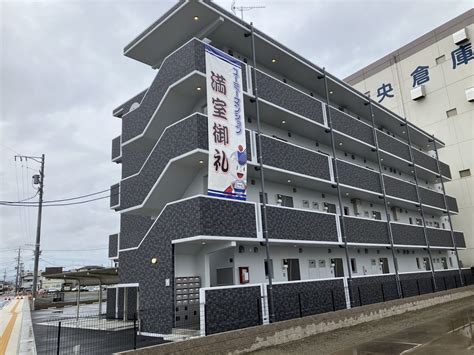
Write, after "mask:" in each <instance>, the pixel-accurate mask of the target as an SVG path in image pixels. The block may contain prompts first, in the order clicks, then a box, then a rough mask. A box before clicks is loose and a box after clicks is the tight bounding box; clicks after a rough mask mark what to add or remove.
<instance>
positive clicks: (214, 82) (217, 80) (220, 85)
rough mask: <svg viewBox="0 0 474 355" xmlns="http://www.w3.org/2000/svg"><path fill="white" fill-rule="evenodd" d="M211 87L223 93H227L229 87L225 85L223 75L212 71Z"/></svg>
mask: <svg viewBox="0 0 474 355" xmlns="http://www.w3.org/2000/svg"><path fill="white" fill-rule="evenodd" d="M211 87H212V90H214V91H216V92H219V93H221V94H224V95H226V94H227V88H226V86H225V78H224V76H223V75H220V74H216V73H214V72H213V71H211Z"/></svg>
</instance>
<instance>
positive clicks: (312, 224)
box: [267, 206, 337, 242]
mask: <svg viewBox="0 0 474 355" xmlns="http://www.w3.org/2000/svg"><path fill="white" fill-rule="evenodd" d="M267 221H268V236H269V238H272V239H298V240H311V241H332V242H337V227H336V219H335V218H334V215H333V214H323V213H314V212H306V211H301V210H295V209H289V208H279V207H271V206H267Z"/></svg>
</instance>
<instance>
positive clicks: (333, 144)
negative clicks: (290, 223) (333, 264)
mask: <svg viewBox="0 0 474 355" xmlns="http://www.w3.org/2000/svg"><path fill="white" fill-rule="evenodd" d="M318 79H324V90H325V92H326V116H327V119H328V126H329V129H328V130H326V132H327V133H331V148H332V155H333V158H334V180H335V181H336V187H337V199H338V203H339V213H340V217H339V221H340V222H341V234H342V235H341V237H342V241H343V242H344V252H345V255H346V264H347V272H348V275H349V277H348V279H347V286H348V288H349V302H352V270H351V264H350V258H349V251H348V248H347V235H346V224H345V221H344V206H343V204H342V196H341V187H340V183H339V169H338V166H337V157H336V141H335V139H334V131H333V129H332V118H331V110H330V107H329V105H330V101H329V89H328V80H327V75H326V68H323V74H322V75H319V76H318ZM359 301H360V300H359Z"/></svg>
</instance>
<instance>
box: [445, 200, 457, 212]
mask: <svg viewBox="0 0 474 355" xmlns="http://www.w3.org/2000/svg"><path fill="white" fill-rule="evenodd" d="M446 203H447V205H448V209H449V210H450V211H454V212H459V208H458V202H457V201H456V199H455V198H454V197H451V196H446Z"/></svg>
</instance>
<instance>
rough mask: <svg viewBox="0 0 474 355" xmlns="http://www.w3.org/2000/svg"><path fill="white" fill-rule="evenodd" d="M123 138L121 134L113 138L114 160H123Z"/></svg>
mask: <svg viewBox="0 0 474 355" xmlns="http://www.w3.org/2000/svg"><path fill="white" fill-rule="evenodd" d="M121 144H122V139H121V136H118V137H115V138H114V139H112V161H113V162H115V163H121V162H122V147H121Z"/></svg>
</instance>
